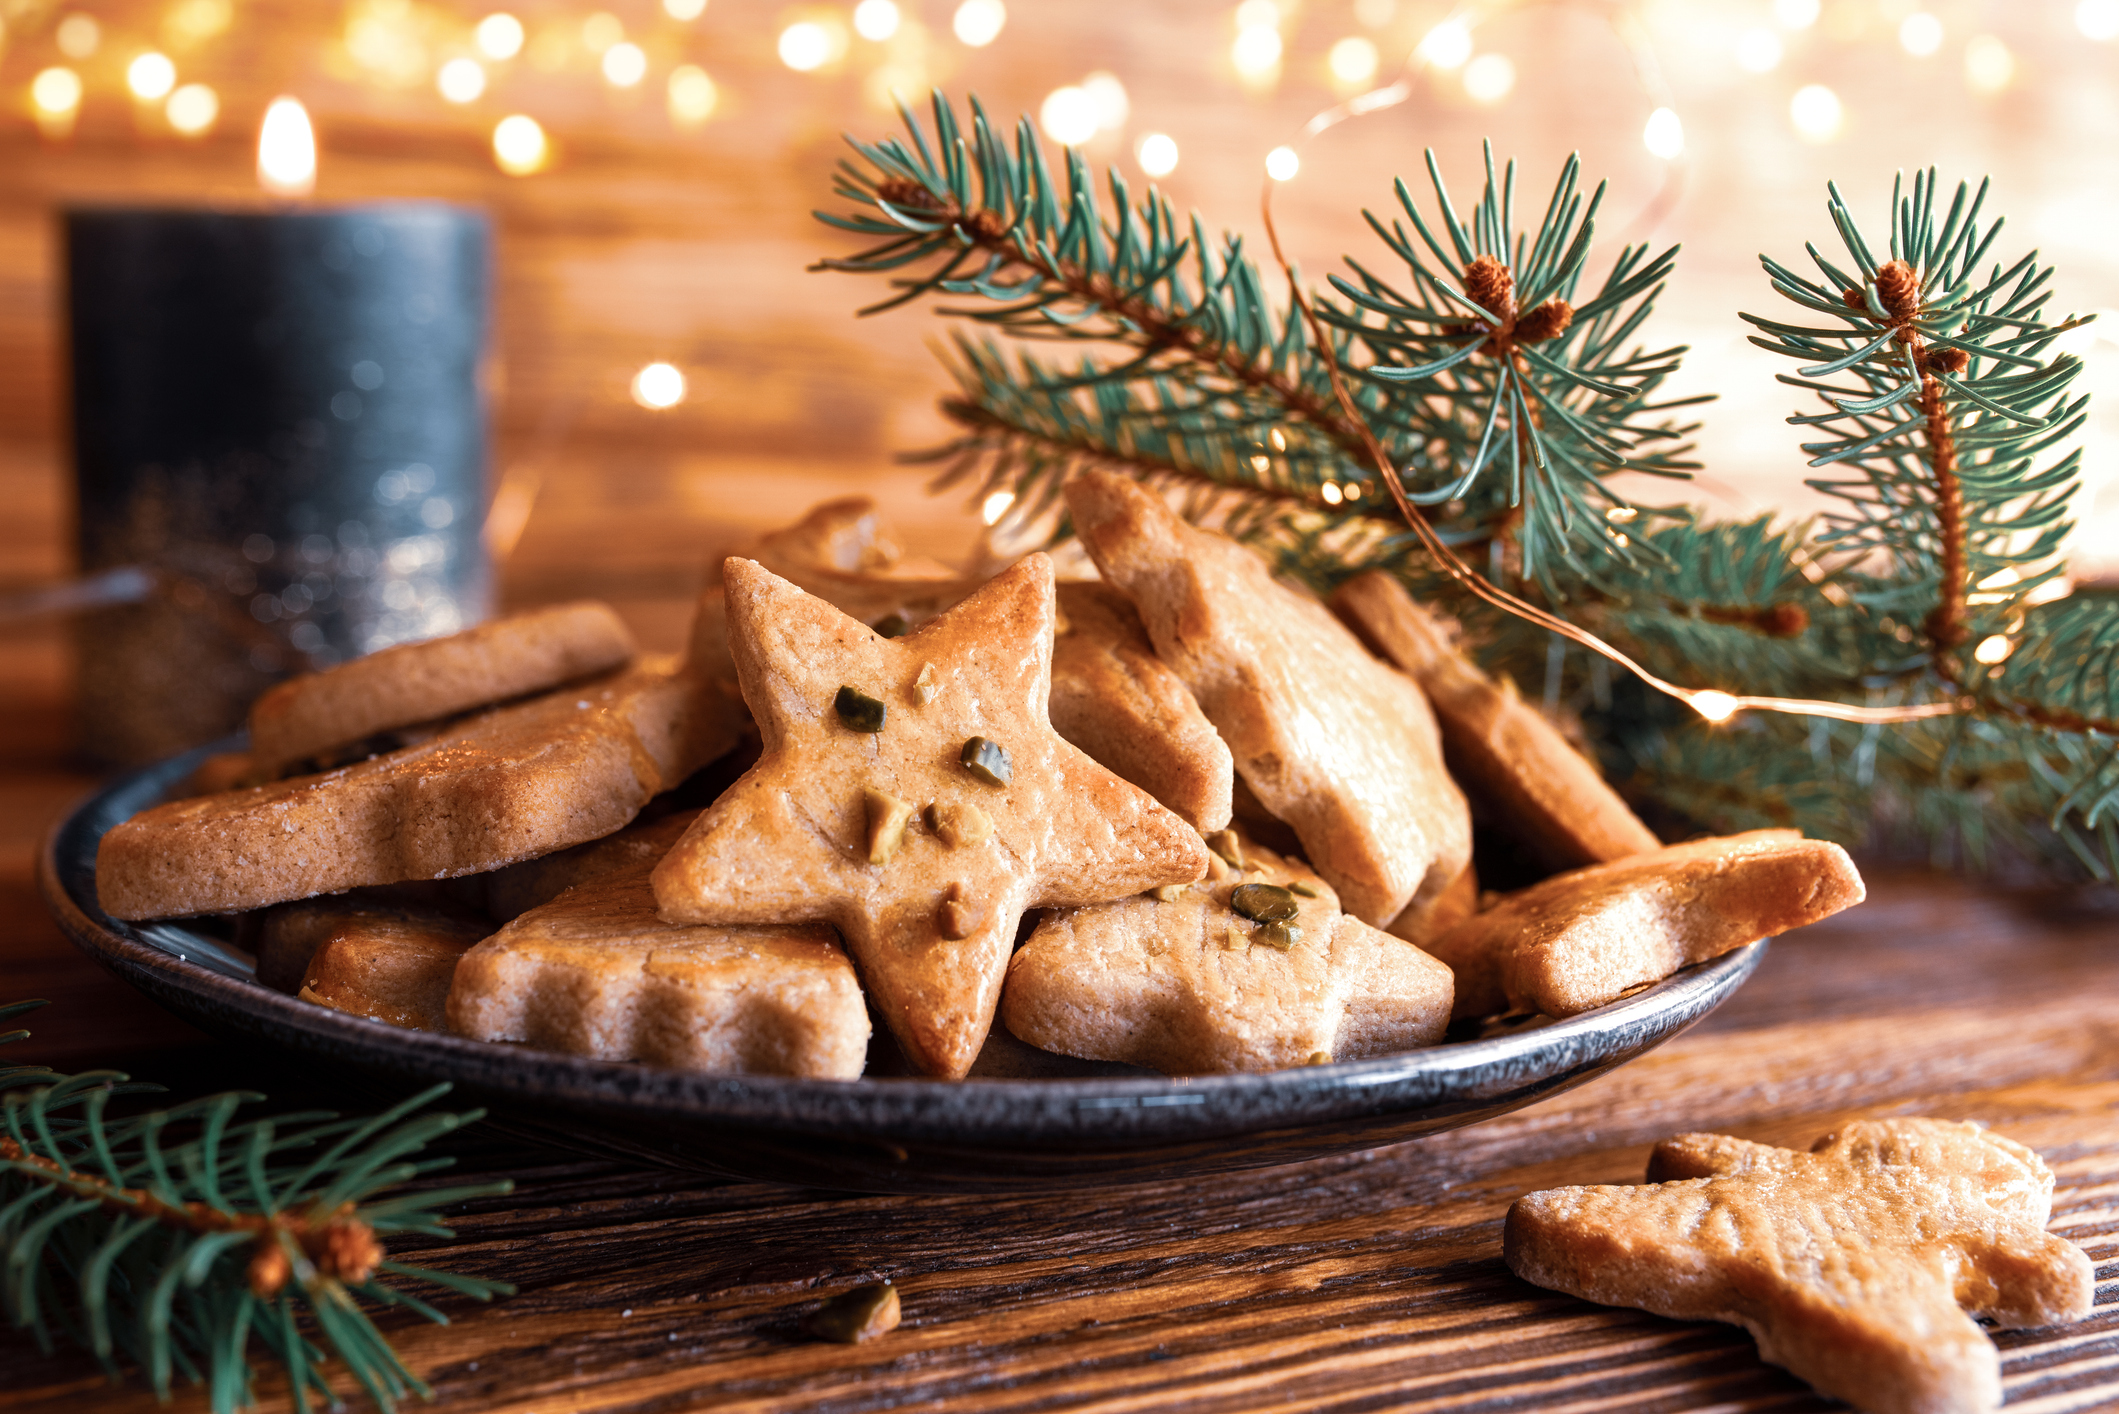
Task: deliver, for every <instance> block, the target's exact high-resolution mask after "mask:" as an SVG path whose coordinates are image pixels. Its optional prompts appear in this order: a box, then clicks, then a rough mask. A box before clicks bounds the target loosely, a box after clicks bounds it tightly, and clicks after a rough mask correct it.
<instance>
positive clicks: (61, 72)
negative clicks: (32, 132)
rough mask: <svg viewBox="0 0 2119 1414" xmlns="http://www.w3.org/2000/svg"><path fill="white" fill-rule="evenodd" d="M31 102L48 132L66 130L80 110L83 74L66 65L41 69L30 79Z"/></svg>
mask: <svg viewBox="0 0 2119 1414" xmlns="http://www.w3.org/2000/svg"><path fill="white" fill-rule="evenodd" d="M29 102H30V106H31V107H32V108H34V109H35V110H36V113H37V121H38V122H39V123H40V124H42V125H43V126H44V127H45V130H46V131H47V132H51V131H60V130H63V128H64V127H66V126H70V125H71V124H72V122H73V117H74V114H76V113H78V112H80V111H81V76H80V75H79V74H77V73H75V72H74V71H73V70H72V69H68V68H63V67H53V68H49V69H45V70H42V71H41V72H39V73H38V75H37V76H36V77H35V78H33V79H31V80H30V81H29Z"/></svg>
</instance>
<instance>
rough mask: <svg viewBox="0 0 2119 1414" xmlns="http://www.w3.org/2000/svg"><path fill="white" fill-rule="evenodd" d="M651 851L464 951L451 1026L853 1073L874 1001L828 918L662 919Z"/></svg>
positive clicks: (669, 1061) (649, 1057)
mask: <svg viewBox="0 0 2119 1414" xmlns="http://www.w3.org/2000/svg"><path fill="white" fill-rule="evenodd" d="M655 864H656V860H655V858H652V857H642V858H636V859H634V860H632V861H630V862H628V863H626V864H625V865H624V866H623V867H621V868H618V869H615V870H612V871H611V872H608V873H604V874H601V875H598V876H597V877H595V878H591V879H589V880H587V881H585V882H583V883H580V884H577V885H575V886H574V887H573V888H571V889H568V890H567V891H566V892H565V893H563V894H561V895H559V896H558V897H557V898H555V899H553V900H552V901H551V902H550V903H546V904H542V905H540V906H538V907H536V908H533V909H531V910H530V911H529V912H527V913H524V914H523V915H521V916H520V917H518V918H517V919H515V920H514V921H513V922H512V923H510V924H508V925H507V926H506V927H505V928H502V929H501V930H500V931H499V932H498V933H495V934H494V935H493V936H492V937H490V938H487V939H486V940H485V941H484V942H481V943H480V944H478V946H476V947H474V948H472V949H471V950H470V951H469V952H468V953H466V954H464V958H463V961H462V962H460V963H458V964H457V967H456V976H455V981H454V984H453V985H452V986H451V987H450V989H449V1000H448V1015H449V1027H450V1029H451V1030H453V1031H455V1032H456V1033H458V1034H459V1035H463V1036H469V1037H472V1038H474V1039H476V1040H481V1041H523V1042H527V1043H528V1044H530V1045H533V1046H537V1047H541V1048H543V1049H545V1050H554V1051H565V1052H568V1053H570V1054H573V1055H582V1056H595V1057H598V1058H600V1059H603V1060H637V1061H646V1062H649V1063H650V1064H654V1065H666V1066H672V1067H675V1068H678V1069H684V1070H704V1071H713V1072H717V1073H722V1074H741V1075H789V1076H802V1077H808V1078H811V1079H822V1080H852V1079H855V1078H857V1077H858V1076H859V1075H860V1074H861V1069H862V1067H863V1066H864V1065H865V1064H866V1062H867V1057H868V1007H867V1004H866V1003H865V1002H864V1001H863V1000H862V997H861V987H860V983H859V981H858V980H857V979H856V978H855V976H854V970H853V964H852V963H850V962H848V961H847V958H846V954H845V952H844V951H842V950H841V949H840V947H839V943H838V939H837V938H836V937H834V936H833V934H832V931H831V929H830V928H828V927H825V926H823V925H822V924H815V923H812V924H805V925H796V926H778V927H775V926H765V925H736V926H707V927H688V926H685V925H682V924H674V923H666V922H664V921H663V920H662V919H661V918H660V917H658V916H657V914H656V911H655V893H654V889H653V888H652V887H651V886H650V884H649V882H648V879H649V875H650V873H651V871H652V870H653V869H654V867H655Z"/></svg>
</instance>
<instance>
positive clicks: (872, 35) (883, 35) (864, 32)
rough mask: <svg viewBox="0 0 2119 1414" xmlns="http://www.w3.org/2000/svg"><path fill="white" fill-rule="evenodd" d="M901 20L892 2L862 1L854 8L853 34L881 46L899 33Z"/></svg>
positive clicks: (879, 0)
mask: <svg viewBox="0 0 2119 1414" xmlns="http://www.w3.org/2000/svg"><path fill="white" fill-rule="evenodd" d="M899 18H900V17H899V15H898V7H897V6H896V5H895V4H893V3H892V0H861V3H860V4H858V5H856V6H854V7H853V32H854V33H855V34H858V35H859V36H861V38H863V39H868V40H873V41H875V42H876V43H877V44H881V43H882V42H883V41H884V40H886V39H888V38H890V37H891V36H892V35H894V34H896V33H897V32H898V21H899Z"/></svg>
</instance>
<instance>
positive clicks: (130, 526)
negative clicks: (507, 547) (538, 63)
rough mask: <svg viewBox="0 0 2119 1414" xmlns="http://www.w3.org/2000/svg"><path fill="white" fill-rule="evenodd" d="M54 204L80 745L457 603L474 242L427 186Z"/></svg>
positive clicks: (463, 542)
mask: <svg viewBox="0 0 2119 1414" xmlns="http://www.w3.org/2000/svg"><path fill="white" fill-rule="evenodd" d="M65 226H66V265H67V287H68V289H67V294H68V308H69V314H70V317H71V329H72V338H73V348H72V357H73V431H74V469H75V476H76V483H77V488H78V495H79V532H80V557H81V567H82V569H83V571H84V572H88V573H93V572H96V571H99V570H105V569H110V568H114V567H117V566H139V567H141V568H143V569H144V570H146V571H147V572H148V574H149V576H151V579H152V583H153V585H154V589H153V592H151V593H150V594H149V595H148V597H147V598H145V599H143V600H142V601H140V602H138V603H135V604H128V605H123V606H118V607H113V608H107V609H101V610H98V611H95V612H94V613H91V614H89V615H86V616H84V617H83V619H82V620H81V621H80V627H79V631H78V649H79V689H80V703H81V726H82V744H83V746H84V747H85V748H86V749H87V750H88V751H89V752H90V753H91V754H93V755H95V756H97V757H100V758H102V759H104V760H110V761H137V760H143V759H147V758H151V757H154V756H158V755H162V754H165V753H167V752H169V751H173V750H176V749H179V748H181V747H184V746H188V745H192V744H195V743H197V742H200V741H205V740H208V739H211V738H212V737H214V736H216V735H219V734H220V733H222V732H225V731H228V730H230V729H231V728H233V727H234V726H236V725H237V724H238V723H239V722H240V721H241V719H242V714H243V711H244V709H245V707H246V706H247V705H248V703H249V701H250V699H251V698H252V697H254V696H255V695H256V694H257V693H258V692H259V691H260V690H262V689H263V688H264V687H265V686H266V685H267V684H269V683H270V682H272V681H273V680H274V679H275V678H278V677H282V676H285V675H286V674H287V673H289V672H293V671H299V670H303V669H307V668H314V667H323V666H328V665H329V664H331V663H334V662H337V661H340V660H341V659H344V658H347V657H351V656H354V655H356V654H360V653H366V652H371V651H373V650H375V649H377V648H382V647H386V646H388V645H389V644H392V643H398V642H403V641H406V640H409V639H417V638H426V637H431V636H433V635H435V634H439V633H447V632H450V631H452V630H454V629H457V628H460V627H463V626H465V625H467V624H470V623H473V622H475V621H476V620H478V619H479V618H481V617H482V616H483V615H484V614H485V612H486V611H487V608H488V601H489V598H490V591H489V576H488V572H487V566H486V562H485V557H484V554H483V551H482V547H481V542H480V534H479V533H480V529H481V527H482V525H483V522H484V515H485V482H486V476H485V472H486V433H485V413H484V404H483V399H482V397H481V395H480V391H479V371H480V364H481V362H482V360H483V358H484V353H485V345H486V330H487V302H488V284H489V270H490V248H491V241H490V236H489V233H488V229H487V224H486V221H485V218H484V217H483V216H482V215H480V214H479V213H476V212H472V211H466V210H461V209H457V208H453V207H448V206H442V205H438V204H430V203H394V204H388V205H374V206H359V207H346V208H334V209H327V210H315V211H300V212H283V213H230V212H213V211H142V210H81V211H73V212H69V213H67V215H66V218H65Z"/></svg>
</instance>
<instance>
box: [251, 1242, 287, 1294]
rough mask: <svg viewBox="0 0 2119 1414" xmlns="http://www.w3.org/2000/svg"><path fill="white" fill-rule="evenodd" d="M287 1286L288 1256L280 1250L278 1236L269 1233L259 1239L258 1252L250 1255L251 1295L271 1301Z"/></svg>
mask: <svg viewBox="0 0 2119 1414" xmlns="http://www.w3.org/2000/svg"><path fill="white" fill-rule="evenodd" d="M286 1284H287V1254H286V1253H285V1252H283V1251H281V1250H280V1243H279V1236H278V1234H277V1233H270V1232H268V1233H266V1234H265V1236H263V1237H261V1238H259V1239H258V1245H257V1250H256V1251H254V1252H252V1253H251V1254H250V1294H251V1295H252V1296H255V1297H256V1298H257V1299H258V1300H260V1301H270V1300H271V1299H272V1298H273V1297H275V1296H277V1295H279V1294H280V1288H281V1287H283V1286H285V1285H286Z"/></svg>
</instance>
